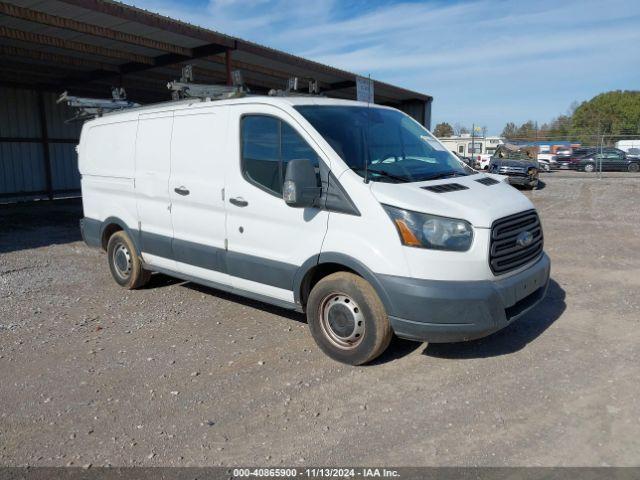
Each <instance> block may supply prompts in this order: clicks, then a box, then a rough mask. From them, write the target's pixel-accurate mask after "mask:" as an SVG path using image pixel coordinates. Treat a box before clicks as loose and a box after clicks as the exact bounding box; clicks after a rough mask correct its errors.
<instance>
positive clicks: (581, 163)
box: [574, 148, 640, 172]
mask: <svg viewBox="0 0 640 480" xmlns="http://www.w3.org/2000/svg"><path fill="white" fill-rule="evenodd" d="M574 169H575V170H582V171H584V172H595V171H597V170H602V171H603V172H614V171H618V172H639V171H640V158H635V157H630V156H627V154H626V153H625V152H623V151H622V150H619V149H617V148H606V149H602V151H601V150H600V149H596V150H594V151H592V152H591V153H588V154H586V155H583V156H582V157H579V158H577V159H576V160H575V162H574Z"/></svg>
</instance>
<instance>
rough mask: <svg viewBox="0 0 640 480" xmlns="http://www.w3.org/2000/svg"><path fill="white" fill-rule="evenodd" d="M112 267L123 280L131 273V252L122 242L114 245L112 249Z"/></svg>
mask: <svg viewBox="0 0 640 480" xmlns="http://www.w3.org/2000/svg"><path fill="white" fill-rule="evenodd" d="M113 267H114V270H115V271H116V274H117V275H118V276H119V277H120V278H122V279H123V280H126V279H127V278H129V276H130V275H131V270H132V268H133V262H132V259H131V252H129V249H128V248H127V246H126V245H124V244H123V243H119V244H118V245H116V248H114V250H113Z"/></svg>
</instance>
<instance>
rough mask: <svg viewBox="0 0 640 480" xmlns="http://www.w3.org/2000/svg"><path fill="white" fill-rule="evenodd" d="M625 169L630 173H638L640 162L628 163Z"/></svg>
mask: <svg viewBox="0 0 640 480" xmlns="http://www.w3.org/2000/svg"><path fill="white" fill-rule="evenodd" d="M627 170H628V171H630V172H631V173H638V172H640V164H639V163H630V164H629V166H628V167H627Z"/></svg>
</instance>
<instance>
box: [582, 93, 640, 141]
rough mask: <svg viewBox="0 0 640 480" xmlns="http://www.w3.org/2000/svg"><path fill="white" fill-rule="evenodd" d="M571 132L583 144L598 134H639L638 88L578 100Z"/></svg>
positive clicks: (639, 99) (594, 138)
mask: <svg viewBox="0 0 640 480" xmlns="http://www.w3.org/2000/svg"><path fill="white" fill-rule="evenodd" d="M570 133H571V135H572V136H573V137H574V138H576V139H578V140H580V141H581V142H583V143H595V142H596V141H597V139H598V137H599V136H601V135H604V136H608V137H609V138H611V137H612V136H614V137H623V136H624V135H638V134H640V91H629V90H625V91H622V90H615V91H611V92H607V93H601V94H600V95H597V96H595V97H593V98H592V99H591V100H589V101H586V102H582V103H581V104H580V105H579V106H578V107H577V108H576V109H575V112H574V113H573V116H572V118H571V129H570Z"/></svg>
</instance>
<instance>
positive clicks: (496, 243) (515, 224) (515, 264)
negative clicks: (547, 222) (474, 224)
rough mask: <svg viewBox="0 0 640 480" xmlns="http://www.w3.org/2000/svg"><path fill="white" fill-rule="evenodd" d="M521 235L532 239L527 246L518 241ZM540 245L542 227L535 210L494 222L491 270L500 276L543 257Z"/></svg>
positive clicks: (490, 259)
mask: <svg viewBox="0 0 640 480" xmlns="http://www.w3.org/2000/svg"><path fill="white" fill-rule="evenodd" d="M523 232H529V233H531V235H532V236H533V240H532V241H531V243H530V244H529V245H527V246H522V245H520V244H519V243H518V242H517V240H518V235H520V234H521V233H523ZM543 244H544V239H543V235H542V225H540V219H539V218H538V214H537V213H536V211H535V210H528V211H526V212H522V213H517V214H515V215H511V216H508V217H504V218H501V219H500V220H496V221H495V222H493V225H492V226H491V247H490V249H489V265H490V266H491V271H492V272H493V273H494V274H495V275H501V274H503V273H507V272H510V271H511V270H515V269H516V268H520V267H522V266H523V265H526V264H527V263H529V262H531V261H533V260H535V259H536V258H538V257H539V256H540V255H541V254H542V247H543Z"/></svg>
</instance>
